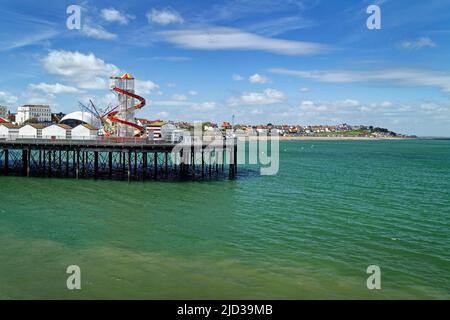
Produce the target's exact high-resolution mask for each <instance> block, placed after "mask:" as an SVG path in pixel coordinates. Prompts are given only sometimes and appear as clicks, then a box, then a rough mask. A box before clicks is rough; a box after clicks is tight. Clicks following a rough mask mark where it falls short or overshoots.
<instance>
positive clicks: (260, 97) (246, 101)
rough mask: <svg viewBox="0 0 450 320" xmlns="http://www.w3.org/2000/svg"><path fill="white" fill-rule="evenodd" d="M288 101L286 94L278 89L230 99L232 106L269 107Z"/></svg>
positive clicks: (250, 93) (246, 93) (244, 94)
mask: <svg viewBox="0 0 450 320" xmlns="http://www.w3.org/2000/svg"><path fill="white" fill-rule="evenodd" d="M285 99H286V95H285V94H284V92H282V91H279V90H276V89H266V90H264V91H263V92H244V93H243V94H242V95H240V96H239V97H231V98H230V99H228V104H229V105H230V106H233V107H236V106H241V105H269V104H275V103H280V102H282V101H284V100H285Z"/></svg>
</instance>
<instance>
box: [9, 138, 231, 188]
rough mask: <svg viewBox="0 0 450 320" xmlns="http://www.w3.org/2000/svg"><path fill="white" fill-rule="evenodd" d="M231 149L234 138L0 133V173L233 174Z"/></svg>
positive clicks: (103, 176)
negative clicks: (193, 139)
mask: <svg viewBox="0 0 450 320" xmlns="http://www.w3.org/2000/svg"><path fill="white" fill-rule="evenodd" d="M237 150H238V149H237V141H236V139H223V140H222V139H217V140H216V141H212V142H208V143H206V142H204V141H200V142H197V143H185V144H183V143H178V144H175V143H170V142H164V141H147V140H143V139H127V140H122V141H119V140H108V139H97V140H71V139H67V140H47V139H17V140H7V139H0V174H1V175H3V176H25V177H55V178H72V179H111V180H125V181H145V180H207V179H217V178H228V179H235V178H236V174H237V152H238V151H237Z"/></svg>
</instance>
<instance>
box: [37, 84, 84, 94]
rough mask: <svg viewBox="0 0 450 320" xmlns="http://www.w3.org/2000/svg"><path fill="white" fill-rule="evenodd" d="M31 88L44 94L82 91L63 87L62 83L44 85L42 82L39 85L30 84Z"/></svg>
mask: <svg viewBox="0 0 450 320" xmlns="http://www.w3.org/2000/svg"><path fill="white" fill-rule="evenodd" d="M29 88H30V89H31V90H38V91H42V92H44V93H50V94H58V93H75V92H79V91H80V90H78V89H77V88H75V87H71V86H66V85H63V84H60V83H55V84H48V83H44V82H41V83H39V84H30V85H29Z"/></svg>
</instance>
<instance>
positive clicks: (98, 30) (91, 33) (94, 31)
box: [81, 23, 117, 40]
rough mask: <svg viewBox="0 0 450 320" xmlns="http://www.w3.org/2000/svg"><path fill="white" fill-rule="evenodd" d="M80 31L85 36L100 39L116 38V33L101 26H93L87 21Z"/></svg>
mask: <svg viewBox="0 0 450 320" xmlns="http://www.w3.org/2000/svg"><path fill="white" fill-rule="evenodd" d="M81 33H82V34H84V35H85V36H86V37H89V38H95V39H100V40H114V39H116V38H117V35H116V34H114V33H111V32H108V31H106V30H105V29H104V28H103V27H101V26H93V25H91V24H88V23H85V24H84V25H83V28H82V30H81Z"/></svg>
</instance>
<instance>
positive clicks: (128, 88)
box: [105, 73, 146, 138]
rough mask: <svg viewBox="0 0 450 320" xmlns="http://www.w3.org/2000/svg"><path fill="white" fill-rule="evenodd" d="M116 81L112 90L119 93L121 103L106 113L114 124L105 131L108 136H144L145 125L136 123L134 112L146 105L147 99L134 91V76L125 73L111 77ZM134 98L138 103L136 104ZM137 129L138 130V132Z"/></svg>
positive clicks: (107, 117)
mask: <svg viewBox="0 0 450 320" xmlns="http://www.w3.org/2000/svg"><path fill="white" fill-rule="evenodd" d="M111 79H112V80H113V81H114V84H113V86H112V90H113V91H114V92H115V93H117V94H118V99H119V105H118V106H117V108H115V109H114V110H113V111H111V112H109V113H108V114H107V115H106V119H107V120H109V121H110V122H111V124H112V126H111V127H110V128H109V129H108V130H106V128H105V132H106V134H107V136H110V137H111V136H116V137H120V138H132V137H143V136H144V135H145V134H146V130H145V128H144V127H141V126H140V125H138V124H136V122H135V119H134V112H135V111H136V110H139V109H142V108H143V107H144V106H145V99H144V98H143V97H141V96H138V95H137V94H135V93H134V77H133V76H132V75H130V74H129V73H125V74H123V75H122V76H120V77H111ZM134 99H136V100H138V101H139V103H138V104H136V105H135V104H134ZM136 131H138V132H137V133H136Z"/></svg>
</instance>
